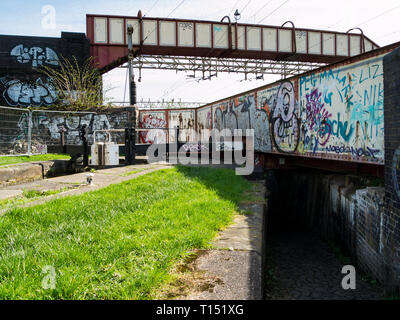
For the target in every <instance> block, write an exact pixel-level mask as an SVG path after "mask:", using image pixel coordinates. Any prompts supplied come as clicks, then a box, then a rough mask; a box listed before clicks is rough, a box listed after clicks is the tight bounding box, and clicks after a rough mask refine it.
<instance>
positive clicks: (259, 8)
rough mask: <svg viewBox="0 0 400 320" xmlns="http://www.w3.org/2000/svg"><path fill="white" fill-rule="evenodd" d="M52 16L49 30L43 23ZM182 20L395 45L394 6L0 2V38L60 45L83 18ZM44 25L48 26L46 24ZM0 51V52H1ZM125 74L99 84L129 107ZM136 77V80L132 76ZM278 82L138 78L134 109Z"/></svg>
mask: <svg viewBox="0 0 400 320" xmlns="http://www.w3.org/2000/svg"><path fill="white" fill-rule="evenodd" d="M49 6H51V8H54V13H55V19H54V22H55V23H54V24H49V23H47V22H48V21H47V20H44V19H45V17H46V16H47V14H48V12H49V11H47V10H48V8H49ZM139 9H140V10H141V11H142V13H143V14H144V15H145V16H147V17H167V16H169V17H170V18H186V19H194V20H212V21H220V20H221V18H222V17H223V16H226V15H229V16H230V17H231V18H232V20H234V19H233V13H234V12H235V10H236V9H238V10H239V12H240V13H241V19H240V20H239V22H240V23H261V24H267V25H276V26H280V25H282V24H283V23H284V22H285V21H287V20H291V21H293V22H294V24H295V26H296V27H298V28H311V29H322V30H331V31H339V32H346V31H347V30H349V29H350V28H354V27H360V28H362V30H363V32H364V34H365V35H366V36H367V37H369V38H370V39H371V40H373V41H374V42H376V43H377V44H378V45H380V46H385V45H388V44H391V43H394V42H398V41H400V24H399V23H398V22H399V21H400V2H399V0H381V1H376V0H335V1H321V0H217V1H216V0H113V1H110V0H85V1H82V0H69V1H65V0H43V1H42V0H0V34H7V35H27V36H51V37H60V35H61V31H68V32H83V33H85V32H86V14H106V15H123V16H136V15H137V13H138V11H139ZM46 21H47V22H46ZM0 50H1V48H0ZM126 72H127V70H126V69H123V68H117V69H114V70H112V71H110V72H108V73H107V74H105V75H104V76H103V81H104V88H105V91H106V93H105V94H106V98H107V100H108V101H116V102H120V101H124V97H125V101H127V100H128V94H127V89H126V90H125V85H126V78H127V77H126ZM135 75H138V72H137V70H135ZM279 78H280V76H265V77H264V80H254V79H251V80H247V81H244V75H236V74H219V75H218V77H217V78H212V80H204V81H199V82H197V81H193V79H188V78H187V74H186V73H184V72H179V73H176V72H175V71H165V70H142V80H141V82H140V83H137V96H138V101H140V100H143V101H162V100H164V101H171V100H172V99H173V100H174V101H185V102H204V103H208V102H212V101H216V100H219V99H222V98H225V97H229V96H231V95H234V94H237V93H240V92H243V91H247V90H250V89H253V88H256V87H259V86H262V85H266V84H268V83H271V82H273V81H275V80H277V79H279Z"/></svg>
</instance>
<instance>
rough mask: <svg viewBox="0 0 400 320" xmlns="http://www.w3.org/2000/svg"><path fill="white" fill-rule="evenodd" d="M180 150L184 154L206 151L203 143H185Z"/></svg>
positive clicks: (206, 148)
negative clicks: (184, 152)
mask: <svg viewBox="0 0 400 320" xmlns="http://www.w3.org/2000/svg"><path fill="white" fill-rule="evenodd" d="M182 148H183V150H184V151H186V152H201V151H208V147H207V145H206V144H203V143H185V144H184V145H183V146H182Z"/></svg>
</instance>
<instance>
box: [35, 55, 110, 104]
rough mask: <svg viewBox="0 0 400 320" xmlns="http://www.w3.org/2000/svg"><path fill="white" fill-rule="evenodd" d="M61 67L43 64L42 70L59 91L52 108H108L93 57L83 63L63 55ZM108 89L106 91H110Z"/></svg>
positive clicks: (100, 77)
mask: <svg viewBox="0 0 400 320" xmlns="http://www.w3.org/2000/svg"><path fill="white" fill-rule="evenodd" d="M59 66H60V67H59V68H54V67H48V66H43V67H42V68H41V69H40V70H41V72H42V73H43V74H45V75H46V76H47V77H48V78H49V79H51V81H52V84H53V85H54V87H55V89H56V92H57V102H56V103H55V104H53V105H51V106H50V108H51V109H58V110H67V111H82V110H92V111H93V110H99V109H106V108H108V107H110V105H105V104H104V99H103V95H104V92H103V91H104V88H103V81H102V76H101V74H100V72H99V71H98V70H97V69H96V68H95V64H94V60H93V58H92V57H90V58H88V59H87V60H86V61H84V62H83V63H79V62H78V60H77V59H76V58H75V57H73V58H72V59H66V58H64V57H61V59H60V63H59ZM109 90H110V89H106V90H105V91H109Z"/></svg>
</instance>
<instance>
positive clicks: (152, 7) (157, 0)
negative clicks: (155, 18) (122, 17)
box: [144, 0, 160, 16]
mask: <svg viewBox="0 0 400 320" xmlns="http://www.w3.org/2000/svg"><path fill="white" fill-rule="evenodd" d="M159 1H160V0H156V1H155V2H154V4H153V5H152V6H151V8H150V9H149V10H148V11H147V12H146V14H145V15H144V16H147V14H148V13H149V12H150V11H151V10H153V9H154V7H155V6H156V4H157V3H158V2H159Z"/></svg>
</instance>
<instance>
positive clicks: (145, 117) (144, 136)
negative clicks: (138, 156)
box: [139, 112, 167, 144]
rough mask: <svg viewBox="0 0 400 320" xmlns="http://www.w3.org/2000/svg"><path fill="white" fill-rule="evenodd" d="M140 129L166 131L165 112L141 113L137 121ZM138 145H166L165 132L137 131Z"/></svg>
mask: <svg viewBox="0 0 400 320" xmlns="http://www.w3.org/2000/svg"><path fill="white" fill-rule="evenodd" d="M139 128H140V129H167V122H166V120H165V112H143V113H141V118H140V121H139ZM139 141H140V143H146V144H152V143H166V141H167V133H166V130H139Z"/></svg>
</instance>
